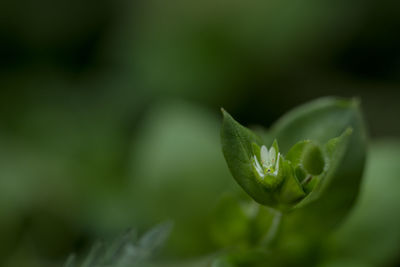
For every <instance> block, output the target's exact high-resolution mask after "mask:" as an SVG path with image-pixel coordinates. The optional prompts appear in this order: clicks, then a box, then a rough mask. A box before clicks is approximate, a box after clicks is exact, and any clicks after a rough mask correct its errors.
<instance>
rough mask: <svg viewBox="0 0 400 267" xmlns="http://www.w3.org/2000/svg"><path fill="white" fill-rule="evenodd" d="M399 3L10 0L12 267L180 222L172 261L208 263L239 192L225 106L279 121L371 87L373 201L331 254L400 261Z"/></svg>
mask: <svg viewBox="0 0 400 267" xmlns="http://www.w3.org/2000/svg"><path fill="white" fill-rule="evenodd" d="M399 8H400V4H399V2H398V1H390V0H381V1H376V0H375V1H374V0H351V1H338V0H335V1H334V0H330V1H317V0H306V1H299V0H290V1H288V0H279V1H278V0H267V1H265V0H264V1H223V0H221V1H213V0H204V1H187V0H171V1H161V0H147V1H139V0H136V1H122V0H116V1H105V0H100V1H93V0H86V1H80V0H69V1H67V0H59V1H50V0H38V1H29V0H21V1H11V0H2V1H1V2H0V18H1V19H0V88H1V89H0V266H7V267H8V266H10V267H20V266H33V267H35V266H59V265H60V264H61V263H62V262H63V261H65V259H66V257H67V256H68V255H69V254H70V253H71V252H77V253H78V254H80V253H85V252H86V251H87V250H88V248H89V247H90V246H91V245H92V244H93V242H94V241H95V240H96V239H99V238H100V239H105V240H108V239H112V238H113V237H115V236H117V235H119V234H120V233H121V232H123V231H124V230H125V229H127V228H129V227H133V228H135V229H138V231H139V232H142V231H144V230H146V229H149V228H150V227H151V226H153V225H154V224H156V223H159V222H161V221H164V220H167V219H172V220H173V221H174V222H175V227H174V230H173V233H172V235H171V237H170V239H169V242H168V244H167V246H166V248H165V252H164V257H166V258H169V259H176V258H179V259H186V258H190V257H198V256H201V255H207V254H208V253H210V252H212V251H214V250H216V249H218V248H219V243H218V242H217V241H215V240H216V239H218V237H215V234H213V233H212V231H210V230H209V227H208V226H207V225H208V223H209V220H210V216H211V215H210V214H212V213H213V210H214V207H215V203H217V201H218V199H219V198H220V196H221V194H223V193H224V192H230V191H240V190H239V189H238V187H237V185H236V183H235V182H234V181H233V179H232V178H231V176H230V174H229V172H228V169H227V167H226V164H225V162H224V159H223V156H222V153H221V151H220V142H219V126H220V114H219V108H220V107H221V106H223V107H224V108H225V109H227V110H228V111H229V112H230V113H231V114H232V115H233V116H234V117H235V118H237V119H238V121H240V122H242V123H244V124H246V125H253V124H262V125H264V126H267V127H268V126H269V125H270V124H271V123H272V122H274V121H275V120H276V119H277V118H278V117H279V116H280V115H282V114H283V113H284V112H285V111H287V110H288V109H290V108H292V107H294V106H296V105H299V104H301V103H304V102H306V101H308V100H311V99H314V98H317V97H319V96H326V95H338V96H347V97H353V96H357V97H360V99H361V101H362V106H363V111H364V113H365V117H366V119H367V124H368V127H369V132H370V137H371V148H370V159H369V161H368V163H369V164H368V167H367V174H366V177H365V178H366V180H365V183H364V184H363V191H362V194H361V200H360V202H359V204H358V206H357V207H356V208H355V210H354V213H353V214H352V215H351V216H350V218H349V220H348V222H346V224H345V225H344V226H343V228H341V229H340V230H339V232H338V233H337V235H335V237H334V238H333V239H334V240H335V241H332V242H334V243H335V244H336V245H335V246H332V247H334V248H332V251H330V252H329V255H328V256H327V257H326V260H324V262H323V263H321V264H323V266H344V265H345V264H348V265H351V264H353V263H354V264H359V265H357V266H396V265H397V264H400V256H399V255H400V230H399V228H400V227H399V225H400V213H399V211H400V194H399V193H398V188H400V175H399V173H400V169H399V166H400V165H399V164H398V162H399V159H400V141H399V136H400V124H399V121H398V118H397V117H398V115H399V114H400V105H399V104H398V102H399V100H400V90H399V86H400V35H399V34H398V29H399V26H400V16H399V10H400V9H399ZM351 266H353V265H351Z"/></svg>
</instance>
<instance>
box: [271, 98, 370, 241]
mask: <svg viewBox="0 0 400 267" xmlns="http://www.w3.org/2000/svg"><path fill="white" fill-rule="evenodd" d="M350 128H351V129H352V130H350ZM339 135H341V136H340V137H337V136H339ZM269 136H274V137H275V138H277V139H278V140H279V143H280V148H281V151H283V153H285V151H289V149H290V148H291V147H292V146H293V145H295V144H296V143H297V142H298V141H299V140H312V141H313V142H315V143H316V144H325V145H324V146H322V145H319V147H320V149H321V151H322V155H324V162H325V167H324V171H323V173H322V174H321V175H318V176H316V177H317V178H321V180H320V181H319V182H318V181H317V184H316V185H313V186H315V188H314V189H313V190H312V192H311V193H310V194H309V195H308V196H307V197H305V198H304V199H303V200H302V201H301V202H300V203H299V204H297V205H296V209H295V210H294V211H293V212H292V213H290V214H288V215H287V218H285V220H284V225H283V230H282V233H285V234H284V235H285V236H286V237H287V238H288V239H291V238H296V237H297V238H305V240H307V239H320V238H321V236H322V235H323V234H324V233H326V232H327V231H330V230H332V229H333V228H335V227H336V226H337V225H339V223H340V222H342V220H343V219H344V218H345V217H346V215H347V214H348V213H349V212H350V211H351V208H352V207H353V206H354V203H355V201H356V199H357V196H358V192H359V188H360V183H361V180H362V175H363V170H364V165H365V158H366V143H367V141H366V132H365V127H364V122H363V118H362V115H361V111H360V105H359V102H358V101H357V100H354V99H341V98H322V99H319V100H316V101H313V102H311V103H308V104H305V105H303V106H300V107H298V108H296V109H294V110H293V111H291V112H289V113H288V114H286V115H285V116H283V117H282V118H281V119H280V120H279V121H278V122H277V123H276V124H275V125H274V126H273V127H272V129H271V132H270V133H269ZM306 145H307V142H304V143H302V144H299V145H298V147H297V148H293V149H294V150H293V151H291V152H290V153H301V151H302V149H303V148H302V147H301V146H306ZM291 157H292V156H291ZM318 157H319V156H318ZM308 169H309V171H310V167H308ZM302 171H304V172H305V173H307V170H306V168H304V169H303V170H301V169H300V170H299V169H297V170H296V169H295V172H296V173H299V174H300V173H301V172H302ZM306 191H307V189H306ZM300 208H301V209H300ZM299 229H301V231H300V232H299ZM290 235H292V237H290ZM300 236H302V237H300ZM285 240H286V241H285ZM282 242H289V241H288V240H287V239H286V238H282ZM303 245H304V244H303ZM303 245H302V246H303Z"/></svg>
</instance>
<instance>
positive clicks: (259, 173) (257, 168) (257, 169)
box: [254, 155, 264, 177]
mask: <svg viewBox="0 0 400 267" xmlns="http://www.w3.org/2000/svg"><path fill="white" fill-rule="evenodd" d="M254 166H255V167H256V171H257V173H258V175H260V176H261V177H264V172H263V169H262V168H261V166H260V163H258V159H257V157H256V156H255V155H254Z"/></svg>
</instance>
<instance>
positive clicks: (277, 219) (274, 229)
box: [261, 210, 282, 246]
mask: <svg viewBox="0 0 400 267" xmlns="http://www.w3.org/2000/svg"><path fill="white" fill-rule="evenodd" d="M272 211H273V212H274V213H275V215H274V218H273V219H272V222H271V226H270V227H269V230H268V233H267V234H266V235H265V237H264V239H263V240H262V242H261V244H262V245H263V246H270V245H271V243H272V242H273V241H274V240H275V239H276V236H277V234H278V232H279V226H280V225H281V221H282V212H280V211H278V210H272Z"/></svg>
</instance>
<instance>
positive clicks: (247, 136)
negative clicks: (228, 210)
mask: <svg viewBox="0 0 400 267" xmlns="http://www.w3.org/2000/svg"><path fill="white" fill-rule="evenodd" d="M222 114H223V121H222V128H221V143H222V151H223V153H224V156H225V159H226V162H227V164H228V168H229V170H230V171H231V173H232V176H233V178H235V180H236V182H237V183H238V184H239V185H240V186H241V187H242V188H243V189H244V190H245V191H246V192H247V193H248V194H249V195H250V196H251V197H252V198H253V199H254V200H256V201H257V202H259V203H261V204H264V205H270V206H273V205H275V204H276V200H275V198H274V196H273V195H272V193H271V192H270V191H269V190H268V189H267V188H266V187H265V186H262V185H261V183H260V181H259V179H258V178H257V177H256V174H255V172H254V169H253V161H252V156H253V149H254V148H253V147H254V143H255V144H256V145H257V146H260V145H261V144H262V142H261V139H260V138H259V137H258V136H256V135H255V134H254V133H252V132H251V131H250V130H249V129H247V128H246V127H244V126H242V125H240V124H239V123H238V122H237V121H235V120H234V119H233V118H232V116H231V115H229V114H228V113H227V112H226V111H225V110H223V109H222Z"/></svg>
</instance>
